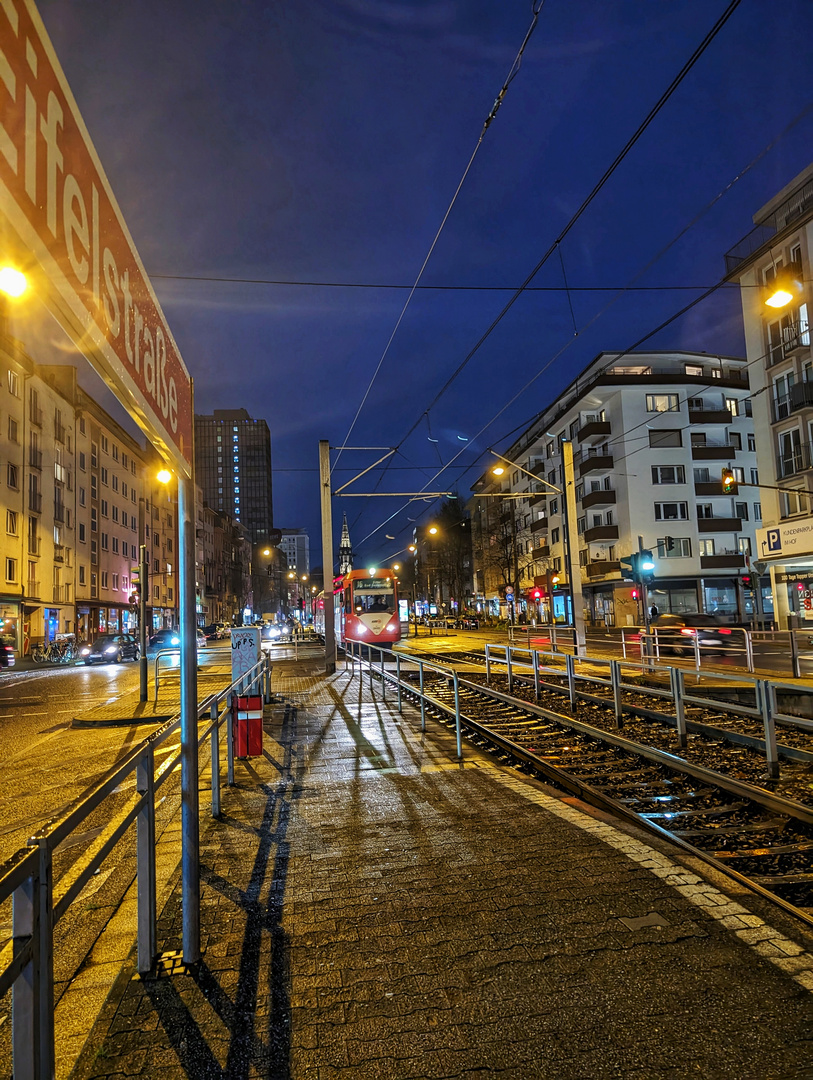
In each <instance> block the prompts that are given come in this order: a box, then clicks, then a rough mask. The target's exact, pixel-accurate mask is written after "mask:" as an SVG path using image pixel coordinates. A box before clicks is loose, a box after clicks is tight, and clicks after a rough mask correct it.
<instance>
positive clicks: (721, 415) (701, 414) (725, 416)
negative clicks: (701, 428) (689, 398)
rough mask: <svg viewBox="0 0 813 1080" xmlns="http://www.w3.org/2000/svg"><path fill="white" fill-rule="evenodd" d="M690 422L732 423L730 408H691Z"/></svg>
mask: <svg viewBox="0 0 813 1080" xmlns="http://www.w3.org/2000/svg"><path fill="white" fill-rule="evenodd" d="M689 423H690V424H730V423H731V412H730V410H729V409H689Z"/></svg>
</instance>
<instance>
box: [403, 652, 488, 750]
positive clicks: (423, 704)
mask: <svg viewBox="0 0 813 1080" xmlns="http://www.w3.org/2000/svg"><path fill="white" fill-rule="evenodd" d="M486 648H488V646H486ZM418 672H419V676H420V687H421V731H423V732H425V731H426V698H425V697H424V692H423V660H419V661H418Z"/></svg>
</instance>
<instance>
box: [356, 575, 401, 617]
mask: <svg viewBox="0 0 813 1080" xmlns="http://www.w3.org/2000/svg"><path fill="white" fill-rule="evenodd" d="M353 610H354V612H355V613H356V615H366V614H368V613H369V614H371V615H372V614H375V613H376V612H381V613H382V614H387V615H392V613H393V612H394V611H395V591H394V589H393V587H392V582H391V581H390V580H389V579H387V578H370V580H369V581H354V582H353Z"/></svg>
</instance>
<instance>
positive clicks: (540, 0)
mask: <svg viewBox="0 0 813 1080" xmlns="http://www.w3.org/2000/svg"><path fill="white" fill-rule="evenodd" d="M736 2H739V0H736ZM544 3H545V0H534V2H533V4H532V5H531V10H532V19H531V25H530V26H529V28H528V31H527V33H526V34H525V38H524V39H523V42H522V45H520V47H519V52H518V53H517V55H516V57H515V58H514V62H513V64H512V65H511V70H510V71H509V72H508V77H507V78H506V80H505V82H504V83H503V85H502V88H501V89H500V92H499V94H498V95H497V97H496V100H495V101H494V104H493V105H492V107H491V112H490V113H489V114H488V116H487V117H486V120H485V123H484V124H483V130H482V131H481V132H480V137H479V138H478V140H477V144H476V146H475V147H474V151H473V153H472V155H471V157H470V158H469V162H468V164H467V165H466V168H465V169H464V170H463V175H462V176H461V178H460V182H459V183H458V185H457V188H456V189H455V193H454V195H453V196H452V201H451V202H450V203H449V206H448V207H447V209H446V213H445V214H444V215H443V218H442V220H441V223H440V226H439V227H438V230H437V232H436V233H435V237H434V239H433V241H432V243H431V244H430V245H429V250H428V251H427V253H426V257H425V258H424V260H423V263H422V264H421V268H420V270H419V271H418V276H417V277H416V279H415V283H414V285H413V286H412V288H411V289H410V290H409V295H408V296H407V298H406V301H405V302H404V306H403V307H402V308H401V313H400V315H399V316H398V318H397V320H396V322H395V326H394V327H393V329H392V333H391V334H390V337H389V340H388V341H387V344H386V346H385V347H384V352H383V353H382V354H381V359H380V360H379V361H378V363H377V364H376V367H375V371H374V372H373V376H372V378H371V379H370V382H369V384H368V386H367V389H366V390H365V391H364V395H363V397H362V399H361V402H360V404H359V407H358V409H357V410H356V415H355V416H354V417H353V420H352V423H351V424H350V427H349V428H348V431H347V434H346V435H345V437H344V442H343V444H342V446H340V447H339V453H338V456H337V457H336V460H335V462H334V463H333V467H332V469H331V472H332V471H333V469H335V467H336V466H337V465H338V463H339V460H340V459H341V456H342V450H343V447H344V446H345V445H346V444H347V440H348V439H349V438H350V436H351V435H352V433H353V429H354V428H355V426H356V421H357V420H358V418H359V416H360V415H361V410H362V409H363V408H364V405H365V403H366V401H367V398H368V397H369V396H370V391H371V390H372V388H373V384H374V383H375V380H376V378H377V377H378V373H379V371H380V370H381V367H382V365H383V363H384V360H385V359H386V357H387V353H388V352H389V350H390V346H391V345H392V342H393V340H394V339H395V335H396V334H397V333H398V329H399V327H400V325H401V323H402V321H403V319H404V316H405V315H406V312H407V308H408V307H409V305H410V302H411V301H412V297H413V296H414V295H415V290H416V289H417V287H418V284H419V283H420V280H421V278H422V277H423V273H424V270H426V267H427V265H428V263H429V260H430V259H431V257H432V254H433V252H434V250H435V247H436V246H437V243H438V240H439V239H440V234H441V233H442V232H443V229H444V227H445V225H446V222H447V221H448V219H449V215H450V214H451V212H452V208H453V207H454V204H455V203H456V202H457V196H458V195H459V194H460V191H461V189H462V187H463V184H464V183H465V182H466V177H467V176H468V175H469V172H470V170H471V167H472V165H473V164H474V159H475V157H476V156H477V153H478V151H479V149H480V147H481V146H482V144H483V139H484V138H485V134H486V132H487V131H488V129H489V127H490V126H491V124H492V122H493V121H494V118H495V117H496V115H497V112H498V111H499V109H500V106H501V105H502V103H503V100H504V98H505V95H506V92H507V90H508V87H509V86H510V85H511V83H512V82H513V81H514V78H515V77H516V75H517V74H518V72H519V69H520V67H521V65H522V56H523V53H524V52H525V49H526V48H527V45H528V42H529V41H530V39H531V35H532V34H533V32H534V30H535V29H536V26H537V23H538V22H539V12H540V11H541V10H542V6H543V4H544Z"/></svg>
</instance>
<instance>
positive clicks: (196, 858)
mask: <svg viewBox="0 0 813 1080" xmlns="http://www.w3.org/2000/svg"><path fill="white" fill-rule="evenodd" d="M178 533H179V545H178V547H179V565H178V570H179V581H180V623H181V626H180V637H181V646H180V650H181V672H180V675H181V865H182V897H183V960H184V963H185V964H194V963H197V961H198V960H199V959H200V822H199V818H198V814H199V804H198V685H197V677H198V671H197V647H196V646H197V630H196V624H195V483H194V476H193V477H191V478H189V479H187V478H186V477H179V479H178Z"/></svg>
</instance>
